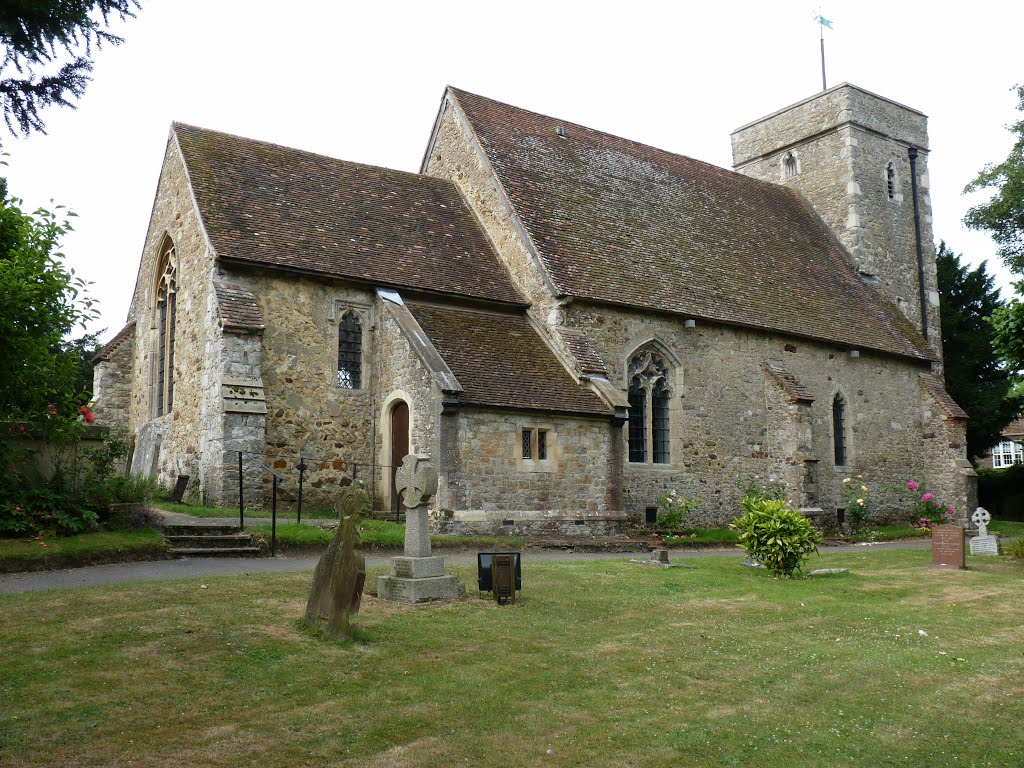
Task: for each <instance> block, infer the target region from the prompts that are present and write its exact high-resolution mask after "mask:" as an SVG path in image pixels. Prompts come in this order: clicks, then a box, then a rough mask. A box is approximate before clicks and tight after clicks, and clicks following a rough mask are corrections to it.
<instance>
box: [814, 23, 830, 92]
mask: <svg viewBox="0 0 1024 768" xmlns="http://www.w3.org/2000/svg"><path fill="white" fill-rule="evenodd" d="M814 20H815V21H816V22H818V30H819V31H820V39H821V90H823V91H825V90H828V84H827V83H826V82H825V27H828V28H829V29H832V22H831V21H829V20H828V19H826V18H825V17H824V16H822V15H821V8H820V7H819V8H818V12H817V13H816V14H814Z"/></svg>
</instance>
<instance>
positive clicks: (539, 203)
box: [449, 88, 932, 359]
mask: <svg viewBox="0 0 1024 768" xmlns="http://www.w3.org/2000/svg"><path fill="white" fill-rule="evenodd" d="M449 94H450V95H451V96H452V97H453V98H454V100H455V102H456V103H457V105H458V107H459V108H460V109H461V111H462V113H463V114H464V115H465V117H466V119H467V120H468V122H469V124H470V125H471V127H472V129H473V131H474V133H475V135H476V137H477V138H478V140H479V142H480V145H481V148H482V150H483V151H484V153H485V154H486V156H487V158H488V160H489V162H490V164H491V168H492V169H493V171H494V174H495V176H496V177H497V179H498V181H499V183H500V184H501V186H502V188H503V189H504V190H505V193H506V194H507V196H508V198H509V201H510V203H511V205H512V207H513V209H514V210H515V213H516V215H517V216H518V218H519V220H520V221H521V222H522V224H523V226H524V227H525V229H526V231H527V233H528V234H529V237H530V239H531V241H532V243H533V246H534V247H535V249H536V251H537V255H538V258H539V259H540V261H541V263H542V264H543V267H544V270H545V271H546V273H547V275H548V277H549V279H550V280H551V282H552V283H553V285H554V286H555V289H556V290H557V291H558V292H559V293H561V294H564V295H568V296H573V297H577V298H584V299H593V300H597V301H601V302H608V303H613V304H621V305H627V306H631V307H638V308H645V309H654V310H662V311H667V312H673V313H680V314H684V315H688V316H695V317H701V318H707V319H711V320H718V321H722V322H727V323H736V324H742V325H746V326H751V327H755V328H766V329H772V330H776V331H781V332H784V333H788V334H793V335H797V336H804V337H810V338H815V339H824V340H828V341H832V342H836V343H838V344H842V345H848V346H851V347H858V348H865V349H875V350H880V351H884V352H889V353H894V354H899V355H906V356H910V357H916V358H921V359H930V358H931V356H932V355H931V353H930V351H929V350H928V348H927V345H926V343H925V341H924V340H923V339H922V338H921V336H920V334H919V333H917V331H916V330H915V329H914V328H913V326H912V325H911V324H910V323H909V322H908V321H907V320H906V318H904V317H903V316H902V315H901V314H900V313H899V311H898V310H897V309H896V308H895V307H893V306H891V305H890V304H889V303H888V302H886V301H885V300H884V299H882V298H881V297H880V295H879V294H878V293H876V292H875V291H874V289H873V288H871V287H870V286H868V285H865V284H864V283H863V282H862V281H861V280H860V278H859V277H858V275H857V273H856V271H855V270H854V269H853V267H852V266H851V265H850V263H849V261H848V260H847V257H846V255H845V253H844V251H843V249H842V246H841V245H840V244H839V243H838V241H837V240H835V238H834V237H833V236H832V235H831V233H830V232H829V231H828V230H827V228H826V227H825V225H824V223H823V222H822V221H821V220H820V219H819V218H818V216H817V215H816V214H815V213H814V212H813V211H812V209H811V208H810V207H809V206H808V205H807V204H806V203H804V202H803V199H802V198H801V197H799V195H798V194H797V193H796V192H793V191H791V190H788V189H786V188H785V187H782V186H779V185H775V184H769V183H767V182H762V181H758V180H756V179H751V178H748V177H746V176H742V175H740V174H738V173H734V172H732V171H727V170H724V169H722V168H718V167H716V166H713V165H709V164H707V163H703V162H700V161H698V160H693V159H691V158H688V157H683V156H681V155H675V154H672V153H670V152H666V151H664V150H660V149H655V148H654V147H649V146H645V145H643V144H638V143H636V142H632V141H628V140H626V139H621V138H618V137H616V136H612V135H609V134H607V133H601V132H600V131H595V130H592V129H590V128H585V127H583V126H580V125H575V124H572V123H568V122H565V121H562V120H556V119H554V118H551V117H545V116H544V115H539V114H536V113H534V112H528V111H526V110H524V109H519V108H517V107H512V106H509V105H506V104H502V103H499V102H496V101H492V100H490V99H486V98H483V97H481V96H476V95H473V94H470V93H466V92H465V91H460V90H457V89H454V88H452V89H449ZM557 128H561V129H562V132H563V133H564V134H565V136H564V138H563V137H561V136H559V134H558V133H557V132H556V129H557Z"/></svg>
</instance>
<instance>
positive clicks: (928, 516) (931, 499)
mask: <svg viewBox="0 0 1024 768" xmlns="http://www.w3.org/2000/svg"><path fill="white" fill-rule="evenodd" d="M906 492H907V493H908V494H910V495H911V496H912V497H913V499H914V506H913V510H914V511H913V513H912V516H911V520H910V527H911V528H922V529H923V528H934V527H935V526H936V525H947V524H948V523H952V522H955V521H956V507H954V506H953V505H952V504H949V505H946V504H943V503H941V502H940V501H939V500H938V499H937V498H936V496H935V494H934V493H932V492H931V491H929V490H928V489H927V488H926V487H925V481H924V480H917V479H910V480H908V481H907V491H906Z"/></svg>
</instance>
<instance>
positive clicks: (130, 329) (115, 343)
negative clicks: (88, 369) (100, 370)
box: [92, 320, 135, 363]
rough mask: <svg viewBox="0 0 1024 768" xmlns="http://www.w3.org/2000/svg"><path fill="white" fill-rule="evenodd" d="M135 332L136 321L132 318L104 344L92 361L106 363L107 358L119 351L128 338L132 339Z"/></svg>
mask: <svg viewBox="0 0 1024 768" xmlns="http://www.w3.org/2000/svg"><path fill="white" fill-rule="evenodd" d="M134 334H135V321H134V320H132V321H131V322H130V323H128V324H127V325H126V326H125V327H124V328H122V329H121V330H120V331H118V332H117V333H116V334H115V335H114V338H112V339H111V340H110V341H108V342H107V343H106V344H104V345H103V347H102V348H101V349H100V351H99V352H97V353H96V354H95V356H93V358H92V361H93V362H94V363H105V362H106V361H107V360H109V359H110V358H111V357H113V356H114V355H115V354H116V353H117V350H118V349H120V348H121V345H122V344H124V343H125V342H126V341H127V340H128V339H130V338H131V337H132V336H133V335H134Z"/></svg>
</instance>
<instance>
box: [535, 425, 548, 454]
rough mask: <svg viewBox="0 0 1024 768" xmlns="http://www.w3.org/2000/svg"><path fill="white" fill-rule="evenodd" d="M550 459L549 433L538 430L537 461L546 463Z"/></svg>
mask: <svg viewBox="0 0 1024 768" xmlns="http://www.w3.org/2000/svg"><path fill="white" fill-rule="evenodd" d="M547 457H548V433H547V430H545V429H538V430H537V460H538V461H545V460H546V459H547Z"/></svg>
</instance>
